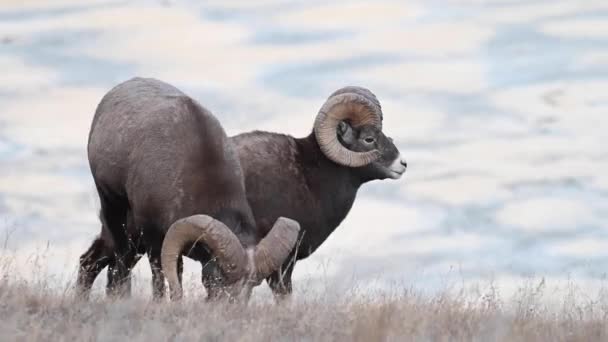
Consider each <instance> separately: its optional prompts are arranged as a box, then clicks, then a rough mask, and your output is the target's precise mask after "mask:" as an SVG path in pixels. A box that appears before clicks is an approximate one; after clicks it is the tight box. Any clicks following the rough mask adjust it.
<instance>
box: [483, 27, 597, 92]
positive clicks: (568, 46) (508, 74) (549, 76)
mask: <svg viewBox="0 0 608 342" xmlns="http://www.w3.org/2000/svg"><path fill="white" fill-rule="evenodd" d="M600 45H604V46H608V37H606V39H592V38H561V37H554V36H550V35H546V34H544V33H541V32H538V31H537V29H536V28H535V27H534V26H533V25H508V26H505V27H502V28H499V29H498V30H497V32H496V34H495V35H494V37H493V38H492V39H491V40H490V41H489V42H488V43H486V45H485V48H484V50H483V54H485V55H486V57H487V60H489V61H492V63H491V64H489V69H488V76H489V80H490V83H491V86H492V88H504V87H515V86H524V85H525V86H528V85H530V84H534V83H543V82H551V81H558V80H581V79H584V80H603V79H605V78H606V77H607V76H608V68H605V67H598V66H588V67H585V68H580V67H574V65H576V64H575V62H576V61H577V60H578V59H579V58H580V57H581V55H582V54H583V53H586V52H591V51H596V50H597V47H598V46H600Z"/></svg>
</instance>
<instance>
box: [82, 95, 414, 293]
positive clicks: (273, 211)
mask: <svg viewBox="0 0 608 342" xmlns="http://www.w3.org/2000/svg"><path fill="white" fill-rule="evenodd" d="M230 140H231V141H232V142H233V144H234V145H235V148H236V151H237V153H238V155H239V159H240V161H241V166H242V168H243V172H244V176H245V188H246V191H247V200H248V202H249V205H250V206H251V209H252V211H253V215H254V217H255V220H256V223H257V229H258V233H259V234H260V236H264V235H265V234H267V233H268V232H270V230H271V228H272V223H273V222H274V221H275V220H276V219H277V218H278V217H279V216H281V215H283V216H286V217H290V218H292V219H294V220H296V221H297V222H299V223H300V226H301V231H300V238H301V240H300V242H299V243H298V248H297V253H296V249H294V250H293V251H292V254H291V255H290V257H289V258H287V260H286V262H285V263H284V264H283V266H282V268H281V269H280V270H277V271H275V272H273V273H272V275H271V276H270V277H268V278H267V281H268V284H269V285H270V287H271V289H272V291H273V292H274V293H275V295H277V296H278V297H279V298H280V297H282V296H284V295H287V294H289V293H291V291H292V282H291V275H292V272H293V269H294V266H295V262H294V261H295V260H300V259H304V258H306V257H308V256H309V255H310V254H311V253H313V252H314V251H315V250H316V249H317V248H318V247H319V246H320V245H321V244H322V243H323V242H324V241H325V239H327V237H328V236H329V235H330V234H331V233H332V232H333V231H334V230H335V229H336V228H337V227H338V225H339V224H340V223H341V222H342V220H343V219H344V218H345V217H346V215H347V214H348V212H349V211H350V209H351V207H352V205H353V203H354V200H355V197H356V194H357V191H358V189H359V187H361V185H363V184H364V183H367V182H369V181H373V180H381V179H386V178H392V179H399V178H400V177H401V176H402V175H403V173H404V172H405V170H406V166H407V164H406V162H405V161H404V160H402V159H401V156H400V153H399V150H398V149H397V148H396V147H395V145H394V144H393V141H392V139H391V138H389V137H387V136H386V135H385V134H384V133H383V131H382V110H381V106H380V102H379V101H378V99H377V98H376V96H375V95H374V94H373V93H372V92H370V91H369V90H367V89H365V88H361V87H354V86H349V87H344V88H341V89H339V90H337V91H335V92H334V93H333V94H331V95H330V96H329V98H328V99H327V101H326V102H325V104H324V105H323V106H322V107H321V109H320V111H319V113H318V115H317V117H316V119H315V123H314V128H313V132H312V133H311V134H309V135H308V136H307V137H304V138H294V137H291V136H288V135H283V134H278V133H269V132H260V131H255V132H251V133H244V134H239V135H237V136H234V137H232V138H230ZM100 239H101V240H103V236H102V237H101V238H100ZM103 245H104V244H103V241H101V242H100V243H99V246H95V244H94V245H93V246H91V249H90V250H91V251H97V254H98V255H100V256H103V255H106V254H107V252H104V247H103ZM91 254H93V252H91ZM83 257H84V256H83ZM98 258H100V257H98ZM131 261H132V262H133V264H131V265H130V266H131V267H132V266H133V265H134V264H135V263H136V262H137V260H131ZM109 274H112V272H109ZM217 275H218V271H217V268H216V267H215V266H214V265H213V263H209V264H206V265H204V267H203V279H202V280H203V283H204V284H205V287H206V288H207V289H208V290H210V292H209V296H210V297H214V296H215V295H216V294H217V293H218V292H217V291H214V288H215V287H214V284H215V283H216V280H217V279H216V277H217Z"/></svg>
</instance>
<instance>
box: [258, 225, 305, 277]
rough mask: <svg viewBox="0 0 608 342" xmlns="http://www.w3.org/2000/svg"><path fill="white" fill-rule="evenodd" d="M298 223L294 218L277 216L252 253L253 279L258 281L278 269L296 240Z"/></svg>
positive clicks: (298, 228) (298, 229)
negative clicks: (254, 277)
mask: <svg viewBox="0 0 608 342" xmlns="http://www.w3.org/2000/svg"><path fill="white" fill-rule="evenodd" d="M299 232H300V224H299V223H298V222H296V221H294V220H291V219H288V218H285V217H279V218H278V219H277V221H276V222H275V223H274V226H273V227H272V230H271V231H270V232H269V233H268V234H267V235H266V237H265V238H263V239H262V241H260V243H258V245H257V246H256V248H255V251H254V253H253V261H254V265H255V275H256V278H257V279H255V280H257V281H260V280H262V279H265V278H266V277H268V276H269V275H270V274H271V273H272V272H274V271H276V270H278V269H279V268H280V267H281V265H283V263H284V262H285V259H287V257H288V256H289V253H291V251H292V250H293V248H294V247H295V245H296V242H297V241H298V233H299Z"/></svg>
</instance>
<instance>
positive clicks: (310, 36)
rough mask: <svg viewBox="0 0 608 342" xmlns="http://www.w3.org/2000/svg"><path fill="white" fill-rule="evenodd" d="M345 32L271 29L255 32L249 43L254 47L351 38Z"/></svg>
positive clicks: (352, 34) (349, 33)
mask: <svg viewBox="0 0 608 342" xmlns="http://www.w3.org/2000/svg"><path fill="white" fill-rule="evenodd" d="M353 36H354V33H351V32H347V31H295V30H287V29H285V28H281V27H273V28H267V29H262V30H258V31H256V32H255V33H254V34H253V36H252V37H251V40H250V42H251V43H252V44H256V45H295V44H306V43H317V42H324V41H332V40H337V39H344V38H350V37H353Z"/></svg>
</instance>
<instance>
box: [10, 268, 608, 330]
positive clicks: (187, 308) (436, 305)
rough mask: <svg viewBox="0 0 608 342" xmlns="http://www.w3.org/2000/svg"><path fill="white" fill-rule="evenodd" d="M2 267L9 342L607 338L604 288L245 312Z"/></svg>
mask: <svg viewBox="0 0 608 342" xmlns="http://www.w3.org/2000/svg"><path fill="white" fill-rule="evenodd" d="M0 271H2V274H1V276H2V278H1V280H0V341H115V340H131V341H292V340H297V341H606V340H608V318H607V315H608V300H607V299H606V297H605V296H604V295H603V291H601V292H600V294H599V295H598V296H597V298H593V299H588V300H584V301H581V300H577V299H576V298H577V296H578V294H577V293H575V290H572V291H571V292H570V293H568V294H566V295H565V296H564V297H563V298H560V299H558V300H557V303H554V305H546V304H545V303H544V302H543V299H542V298H543V292H544V291H547V289H546V288H545V286H544V283H542V282H541V283H538V284H535V285H530V286H523V287H522V288H521V289H520V290H519V291H517V294H516V295H515V296H514V297H513V298H510V299H509V300H501V299H500V296H498V294H497V293H493V292H492V291H489V292H487V293H486V294H484V295H481V296H471V295H469V294H465V293H464V292H460V293H459V292H453V291H451V292H449V293H448V292H446V293H444V294H435V295H431V296H428V295H426V296H425V295H421V294H417V293H416V292H414V291H411V290H405V289H403V290H399V289H396V290H394V291H390V293H387V292H382V293H366V294H362V293H360V292H357V291H349V292H348V293H343V294H335V293H334V294H323V295H319V294H316V295H312V294H311V295H303V294H302V293H299V294H298V296H296V298H293V299H292V300H291V301H289V302H285V303H282V304H275V303H273V302H272V301H270V300H267V299H262V298H260V297H259V296H257V297H256V296H254V298H253V299H252V300H251V301H250V302H249V304H248V305H247V306H244V305H238V304H227V303H223V304H222V303H220V304H211V303H206V302H205V300H204V298H203V297H201V296H196V295H189V296H187V298H185V300H184V301H182V302H178V303H170V302H168V301H167V302H154V301H151V300H150V299H149V298H148V297H147V296H142V295H139V294H137V293H135V294H134V296H133V297H132V298H130V299H125V300H114V301H113V300H108V299H106V298H103V296H93V297H92V298H91V299H89V300H88V301H82V300H78V299H76V298H74V296H73V293H72V291H71V290H70V286H69V285H66V286H64V287H61V286H60V287H57V286H51V285H49V283H48V282H46V281H45V280H43V279H41V280H39V281H31V280H29V281H25V280H20V279H18V276H16V275H15V273H14V272H13V271H14V270H13V271H11V272H7V271H8V269H7V268H0ZM192 285H194V283H193V284H192ZM136 292H137V291H136ZM199 292H200V291H199Z"/></svg>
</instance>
